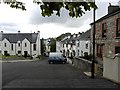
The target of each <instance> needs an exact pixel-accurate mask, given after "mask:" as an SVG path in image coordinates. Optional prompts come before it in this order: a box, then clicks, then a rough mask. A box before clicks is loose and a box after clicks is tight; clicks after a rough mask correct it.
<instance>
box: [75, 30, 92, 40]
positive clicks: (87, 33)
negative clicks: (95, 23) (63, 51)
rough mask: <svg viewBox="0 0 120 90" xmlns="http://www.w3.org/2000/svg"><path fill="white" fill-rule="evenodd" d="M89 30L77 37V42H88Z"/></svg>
mask: <svg viewBox="0 0 120 90" xmlns="http://www.w3.org/2000/svg"><path fill="white" fill-rule="evenodd" d="M90 35H91V29H89V30H87V31H86V32H84V33H82V35H80V37H77V38H76V39H77V40H90Z"/></svg>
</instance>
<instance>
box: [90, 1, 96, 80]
mask: <svg viewBox="0 0 120 90" xmlns="http://www.w3.org/2000/svg"><path fill="white" fill-rule="evenodd" d="M94 3H95V0H94ZM95 29H96V25H95V8H94V10H93V60H92V68H91V78H94V77H95V76H94V73H95Z"/></svg>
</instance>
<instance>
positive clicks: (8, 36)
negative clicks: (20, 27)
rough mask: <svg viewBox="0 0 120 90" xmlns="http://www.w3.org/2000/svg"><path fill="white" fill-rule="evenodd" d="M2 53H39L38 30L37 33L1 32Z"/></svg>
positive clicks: (26, 54)
mask: <svg viewBox="0 0 120 90" xmlns="http://www.w3.org/2000/svg"><path fill="white" fill-rule="evenodd" d="M1 35H2V40H1V46H0V48H1V53H2V55H7V54H9V55H25V56H32V57H37V56H38V55H41V44H40V32H39V31H38V32H37V33H20V32H18V33H3V32H1Z"/></svg>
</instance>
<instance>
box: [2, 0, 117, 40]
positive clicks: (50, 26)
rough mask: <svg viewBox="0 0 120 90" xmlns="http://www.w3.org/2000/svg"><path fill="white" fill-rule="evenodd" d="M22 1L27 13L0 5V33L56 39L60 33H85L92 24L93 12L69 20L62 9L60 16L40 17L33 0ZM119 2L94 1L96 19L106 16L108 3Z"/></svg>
mask: <svg viewBox="0 0 120 90" xmlns="http://www.w3.org/2000/svg"><path fill="white" fill-rule="evenodd" d="M19 1H24V2H25V5H26V9H27V11H22V10H20V9H13V8H10V7H9V5H5V4H1V5H0V11H1V13H0V31H3V32H4V33H16V32H17V31H18V30H20V32H21V33H31V32H37V31H38V30H39V31H40V32H41V38H49V37H57V36H59V35H60V34H62V33H67V32H70V33H72V34H73V33H78V32H83V31H84V32H85V31H87V30H88V29H90V25H89V24H90V23H92V22H93V11H87V12H86V13H85V14H84V15H83V16H82V17H80V18H71V17H69V15H68V11H66V10H64V9H62V10H61V16H60V17H58V16H56V15H52V16H50V17H42V15H41V11H40V8H39V6H38V5H36V4H33V3H32V1H33V0H19ZM118 1H119V0H114V1H113V0H99V1H98V0H96V4H97V5H98V10H97V11H96V19H98V18H100V17H102V16H104V15H106V14H107V7H108V5H109V3H111V4H113V5H117V4H118Z"/></svg>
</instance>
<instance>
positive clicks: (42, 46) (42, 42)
mask: <svg viewBox="0 0 120 90" xmlns="http://www.w3.org/2000/svg"><path fill="white" fill-rule="evenodd" d="M44 52H45V44H44V39H43V38H42V39H41V54H42V55H43V54H44Z"/></svg>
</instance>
